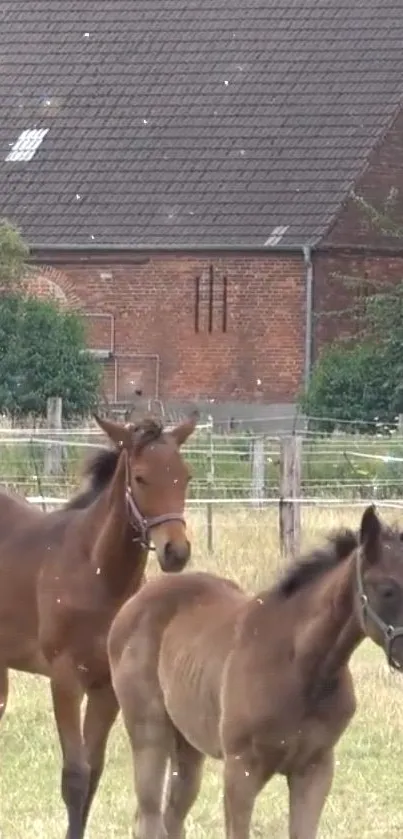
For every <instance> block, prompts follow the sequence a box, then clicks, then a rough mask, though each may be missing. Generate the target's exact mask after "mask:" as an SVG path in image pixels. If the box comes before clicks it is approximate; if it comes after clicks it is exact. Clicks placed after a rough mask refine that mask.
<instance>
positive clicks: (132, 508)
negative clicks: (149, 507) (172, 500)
mask: <svg viewBox="0 0 403 839" xmlns="http://www.w3.org/2000/svg"><path fill="white" fill-rule="evenodd" d="M126 502H127V507H128V510H129V521H130V524H131V526H132V528H133V530H135V531H137V532H138V533H139V535H138V536H137V537H136V538H135V539H133V542H140V544H141V547H142V548H145V550H147V551H155V548H154V547H152V545H151V544H150V530H151V528H152V527H156V526H157V525H158V524H165V522H167V521H180V522H181V524H185V519H184V517H183V515H182V514H181V513H163V514H162V515H161V516H151V517H149V518H146V517H145V516H143V515H142V513H141V512H140V510H139V508H138V506H137V504H136V502H135V500H134V498H133V493H132V490H131V486H130V484H128V485H127V487H126Z"/></svg>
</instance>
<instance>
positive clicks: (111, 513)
mask: <svg viewBox="0 0 403 839" xmlns="http://www.w3.org/2000/svg"><path fill="white" fill-rule="evenodd" d="M126 488H127V487H126V463H125V460H124V458H123V457H122V455H121V457H120V458H119V461H118V464H117V467H116V471H115V475H114V476H113V479H112V482H111V484H110V485H109V487H107V488H106V489H105V490H104V491H103V492H102V493H101V495H100V496H99V498H98V499H97V500H96V501H95V502H94V503H93V504H92V505H91V508H90V509H89V511H88V513H89V515H88V533H89V539H90V542H91V545H90V552H91V563H92V564H94V565H95V566H96V572H97V574H98V575H100V576H101V578H102V579H103V581H104V584H105V587H106V591H107V592H108V593H109V594H110V595H111V597H113V598H116V597H122V596H124V595H125V593H127V591H128V590H131V591H135V590H136V589H137V588H138V587H139V586H140V584H141V580H142V578H143V575H144V570H145V566H146V562H147V550H146V549H145V548H144V547H143V545H142V543H141V541H140V539H139V538H138V536H139V534H137V533H136V532H135V529H134V528H133V526H132V524H131V522H130V517H129V510H128V505H127V500H126Z"/></svg>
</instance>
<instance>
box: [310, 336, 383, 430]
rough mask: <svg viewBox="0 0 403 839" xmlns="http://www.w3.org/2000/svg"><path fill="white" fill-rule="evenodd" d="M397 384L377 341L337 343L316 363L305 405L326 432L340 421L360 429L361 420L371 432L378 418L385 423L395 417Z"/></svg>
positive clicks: (362, 428) (349, 427)
mask: <svg viewBox="0 0 403 839" xmlns="http://www.w3.org/2000/svg"><path fill="white" fill-rule="evenodd" d="M393 385H394V383H393V381H392V378H391V375H390V371H388V363H387V359H386V356H385V355H384V354H383V353H382V352H380V351H379V348H378V347H377V346H376V345H375V344H372V343H363V344H358V345H356V346H355V347H354V346H350V347H348V346H345V345H343V344H340V345H337V344H333V345H331V346H330V347H328V348H327V349H325V350H324V352H323V353H322V355H321V356H320V358H319V360H318V361H317V363H316V364H315V366H314V369H313V372H312V376H311V381H310V384H309V389H308V392H307V393H306V394H305V395H304V396H303V397H302V399H301V405H302V408H303V410H304V411H305V412H306V413H307V414H308V415H309V416H311V417H315V418H317V419H318V420H319V427H320V429H321V430H322V431H324V432H331V431H333V430H334V428H335V427H336V426H337V422H338V421H343V429H344V430H346V431H347V430H357V424H356V423H357V421H359V423H360V424H359V429H358V430H360V431H367V432H368V431H369V432H370V431H374V430H375V426H374V421H375V420H377V421H378V422H379V423H380V424H383V425H385V424H387V423H392V422H393V420H394V417H395V413H396V409H395V407H394V386H393ZM348 421H350V423H351V425H349V423H348Z"/></svg>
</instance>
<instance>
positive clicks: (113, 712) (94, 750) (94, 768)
mask: <svg viewBox="0 0 403 839" xmlns="http://www.w3.org/2000/svg"><path fill="white" fill-rule="evenodd" d="M87 695H88V701H87V707H86V710H85V717H84V744H85V750H86V757H87V762H88V765H89V768H90V777H89V787H88V793H87V798H86V801H85V805H84V810H83V814H82V836H84V833H85V827H86V824H87V820H88V815H89V812H90V808H91V804H92V800H93V798H94V795H95V793H96V791H97V787H98V784H99V781H100V778H101V775H102V771H103V768H104V761H105V751H106V744H107V741H108V735H109V732H110V730H111V728H112V726H113V723H114V722H115V720H116V717H117V715H118V711H119V705H118V701H117V699H116V695H115V691H114V690H113V687H112V685H106V686H105V687H102V688H98V689H93V690H90V691H88V694H87Z"/></svg>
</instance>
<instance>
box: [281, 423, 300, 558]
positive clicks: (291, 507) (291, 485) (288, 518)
mask: <svg viewBox="0 0 403 839" xmlns="http://www.w3.org/2000/svg"><path fill="white" fill-rule="evenodd" d="M301 460H302V438H301V437H297V436H295V435H294V436H293V437H284V438H283V439H282V440H281V444H280V468H281V474H280V502H279V530H280V550H281V554H282V556H283V557H285V558H286V559H287V560H292V559H295V558H296V557H297V556H298V554H299V552H300V546H301V505H300V503H299V501H298V499H299V498H300V497H301ZM294 499H295V500H294Z"/></svg>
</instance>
